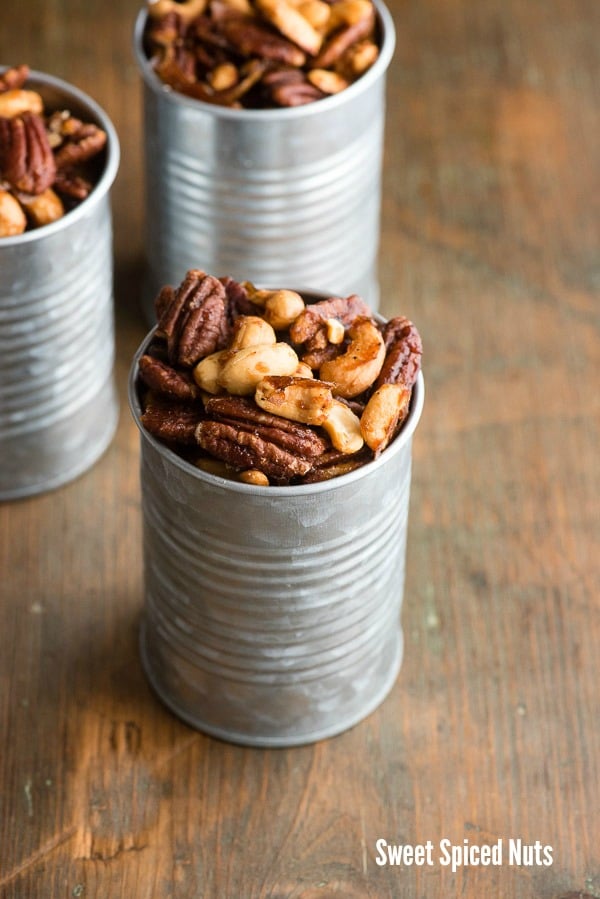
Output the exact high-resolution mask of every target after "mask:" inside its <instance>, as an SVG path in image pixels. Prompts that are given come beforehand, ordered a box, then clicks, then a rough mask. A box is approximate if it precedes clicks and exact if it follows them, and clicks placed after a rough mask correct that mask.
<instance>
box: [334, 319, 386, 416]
mask: <svg viewBox="0 0 600 899" xmlns="http://www.w3.org/2000/svg"><path fill="white" fill-rule="evenodd" d="M348 335H349V337H350V344H349V346H348V349H347V350H346V352H345V353H342V354H341V355H340V356H336V358H335V359H331V360H330V361H328V362H324V363H323V365H322V366H321V368H320V370H319V377H320V378H321V380H323V381H330V382H331V383H332V385H333V392H334V394H337V395H338V396H343V397H346V398H348V397H353V396H358V394H359V393H362V392H363V390H366V389H367V387H370V386H371V384H373V382H374V381H375V379H376V378H377V376H378V374H379V372H380V371H381V366H382V365H383V361H384V359H385V344H384V342H383V337H382V336H381V334H380V332H379V329H378V327H377V325H376V324H375V322H374V321H373V320H372V319H371V318H366V317H362V316H361V317H360V318H358V319H356V321H354V322H353V323H352V325H351V326H350V328H349V329H348Z"/></svg>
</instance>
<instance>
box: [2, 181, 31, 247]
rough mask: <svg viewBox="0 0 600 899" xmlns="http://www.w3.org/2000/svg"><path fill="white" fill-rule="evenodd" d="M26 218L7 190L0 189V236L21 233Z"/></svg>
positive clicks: (16, 201)
mask: <svg viewBox="0 0 600 899" xmlns="http://www.w3.org/2000/svg"><path fill="white" fill-rule="evenodd" d="M26 227H27V219H26V218H25V213H24V212H23V210H22V208H21V205H20V204H19V202H18V200H16V199H15V198H14V197H13V195H12V194H11V193H9V192H8V191H7V190H0V237H13V236H14V235H15V234H22V233H23V231H24V230H25V228H26Z"/></svg>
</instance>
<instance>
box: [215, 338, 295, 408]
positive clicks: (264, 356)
mask: <svg viewBox="0 0 600 899" xmlns="http://www.w3.org/2000/svg"><path fill="white" fill-rule="evenodd" d="M297 368H298V357H297V355H296V353H295V352H294V350H293V349H292V348H291V346H289V344H287V343H275V344H260V345H255V346H247V347H244V348H243V349H241V350H235V351H234V352H232V353H226V355H225V356H224V358H223V359H222V360H221V362H220V370H219V375H218V383H219V386H220V387H223V388H224V389H225V390H227V392H228V393H233V394H234V395H235V396H249V395H250V394H252V393H254V391H255V389H256V386H257V384H258V383H259V382H260V381H261V380H262V379H263V378H265V377H266V376H267V375H291V374H292V373H293V372H294V371H296V369H297Z"/></svg>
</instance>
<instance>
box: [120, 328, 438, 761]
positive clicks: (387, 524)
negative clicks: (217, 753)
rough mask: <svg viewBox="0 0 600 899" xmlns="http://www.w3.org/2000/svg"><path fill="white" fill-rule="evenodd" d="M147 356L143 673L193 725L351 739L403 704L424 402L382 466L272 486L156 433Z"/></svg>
mask: <svg viewBox="0 0 600 899" xmlns="http://www.w3.org/2000/svg"><path fill="white" fill-rule="evenodd" d="M154 333H155V332H151V334H150V335H149V336H148V337H147V338H146V340H145V341H144V343H143V344H142V346H141V347H140V349H139V351H138V353H137V355H136V357H135V359H134V362H133V365H132V369H131V373H130V381H129V399H130V406H131V410H132V413H133V417H134V419H135V421H136V423H137V425H138V427H139V429H140V434H141V486H142V514H143V528H144V570H145V606H144V615H143V624H142V630H141V652H142V659H143V664H144V667H145V670H146V673H147V675H148V678H149V680H150V682H151V683H152V685H153V687H154V689H155V690H156V692H157V694H158V695H159V697H160V698H161V699H162V700H163V701H164V702H165V704H166V705H167V706H168V707H169V708H171V710H172V711H174V712H175V713H176V714H177V715H178V716H180V717H181V718H182V719H184V720H185V721H187V722H188V723H189V724H191V725H192V726H194V727H197V728H198V729H200V730H202V731H205V732H207V733H209V734H212V735H213V736H217V737H220V738H223V739H226V740H229V741H231V742H237V743H241V744H244V745H253V746H264V747H277V746H292V745H298V744H302V743H309V742H314V741H316V740H320V739H323V738H326V737H330V736H333V735H334V734H337V733H340V732H342V731H344V730H346V729H348V728H349V727H352V726H353V725H354V724H357V723H358V722H359V721H361V720H362V719H363V718H365V717H366V716H367V715H368V714H370V712H372V711H373V710H374V709H375V708H376V707H377V706H378V705H379V704H380V703H381V702H382V701H383V700H384V699H385V697H386V696H387V694H388V693H389V691H390V690H391V688H392V686H393V684H394V682H395V680H396V677H397V674H398V671H399V668H400V664H401V660H402V651H403V639H402V628H401V621H400V612H401V605H402V599H403V590H404V567H405V553H406V538H407V524H408V509H409V493H410V480H411V448H412V438H413V434H414V432H415V429H416V427H417V425H418V422H419V419H420V416H421V412H422V408H423V401H424V382H423V377H422V374H421V373H420V372H419V374H418V377H417V379H416V381H415V384H414V388H413V391H412V399H411V404H410V410H409V412H408V415H407V418H406V420H405V422H404V424H403V427H402V429H401V431H400V433H399V434H398V436H397V437H396V438H395V439H394V440H393V442H392V443H391V444H390V445H389V446H388V447H387V448H386V449H385V451H384V452H382V453H381V454H380V455H378V456H377V457H376V458H375V459H374V461H370V462H367V463H366V464H364V465H362V466H360V467H357V468H354V469H353V470H351V471H349V473H346V474H342V475H340V476H339V477H333V478H331V479H329V480H324V481H323V480H322V481H319V482H312V483H302V484H295V485H287V486H262V485H261V483H260V482H255V483H250V482H246V483H244V482H242V481H240V480H230V479H227V478H225V477H222V476H220V475H217V474H213V473H211V472H210V470H207V469H202V468H199V467H196V466H195V465H193V464H191V462H190V461H187V460H186V459H185V458H182V457H181V456H180V455H178V454H176V453H175V452H174V451H173V449H172V448H170V447H169V445H168V444H167V445H165V443H164V442H162V441H160V440H159V439H157V438H156V437H155V436H154V435H153V434H152V433H150V432H149V430H148V429H147V427H145V426H144V424H143V421H142V419H143V403H142V401H141V399H140V393H139V389H140V370H141V366H140V362H141V360H144V359H146V360H147V359H148V356H147V355H146V354H147V352H148V350H149V348H150V347H151V345H152V341H153V338H154Z"/></svg>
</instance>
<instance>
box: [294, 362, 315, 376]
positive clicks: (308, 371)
mask: <svg viewBox="0 0 600 899" xmlns="http://www.w3.org/2000/svg"><path fill="white" fill-rule="evenodd" d="M293 377H294V378H314V374H313V370H312V368H311V367H310V365H307V364H306V362H299V363H298V368H297V369H296V371H295V372H294V373H293Z"/></svg>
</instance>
